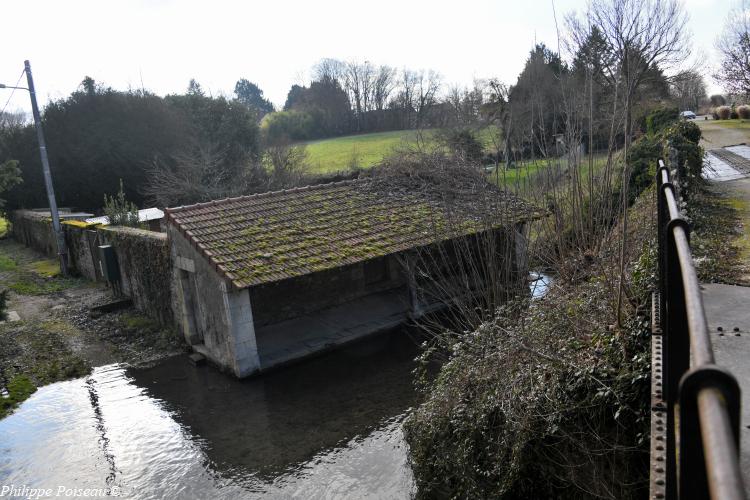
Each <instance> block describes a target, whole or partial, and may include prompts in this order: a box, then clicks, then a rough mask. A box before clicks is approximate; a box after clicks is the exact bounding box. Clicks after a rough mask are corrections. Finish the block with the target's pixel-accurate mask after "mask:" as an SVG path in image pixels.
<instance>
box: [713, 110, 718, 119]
mask: <svg viewBox="0 0 750 500" xmlns="http://www.w3.org/2000/svg"><path fill="white" fill-rule="evenodd" d="M711 118H713V119H714V120H718V119H719V113H717V112H716V109H712V110H711Z"/></svg>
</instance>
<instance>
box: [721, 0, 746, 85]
mask: <svg viewBox="0 0 750 500" xmlns="http://www.w3.org/2000/svg"><path fill="white" fill-rule="evenodd" d="M716 50H717V51H719V54H721V66H720V68H719V70H718V71H717V72H716V73H715V74H714V78H715V79H716V81H718V82H719V83H721V84H722V85H723V86H724V89H725V90H726V91H727V92H728V93H730V94H739V95H742V96H747V95H750V11H749V10H748V9H747V8H746V6H745V2H744V0H743V1H740V2H738V3H737V5H736V6H735V8H734V9H732V11H731V12H730V13H729V16H728V17H727V21H726V25H725V27H724V32H723V33H722V34H721V36H720V37H719V38H718V39H717V40H716Z"/></svg>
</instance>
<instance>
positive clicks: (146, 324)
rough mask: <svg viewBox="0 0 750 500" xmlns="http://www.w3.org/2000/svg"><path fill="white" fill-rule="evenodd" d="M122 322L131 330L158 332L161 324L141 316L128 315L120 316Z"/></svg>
mask: <svg viewBox="0 0 750 500" xmlns="http://www.w3.org/2000/svg"><path fill="white" fill-rule="evenodd" d="M120 321H121V322H122V324H123V325H125V327H127V328H130V329H131V330H158V329H159V323H157V322H156V321H154V320H153V319H151V318H148V317H146V316H141V315H140V314H133V313H126V314H123V315H122V316H120Z"/></svg>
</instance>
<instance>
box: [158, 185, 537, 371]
mask: <svg viewBox="0 0 750 500" xmlns="http://www.w3.org/2000/svg"><path fill="white" fill-rule="evenodd" d="M373 184H374V183H373V182H371V181H369V180H350V181H343V182H335V183H330V184H321V185H316V186H308V187H304V188H296V189H291V190H284V191H277V192H269V193H263V194H257V195H251V196H244V197H239V198H230V199H225V200H219V201H213V202H208V203H200V204H196V205H191V206H184V207H177V208H171V209H167V210H166V218H165V222H166V231H167V235H168V238H169V241H170V242H171V244H170V247H171V252H172V256H171V257H172V259H171V260H172V263H173V272H174V278H175V283H176V285H177V286H176V288H177V290H176V294H175V295H176V297H175V299H176V301H177V304H176V311H175V312H176V316H177V318H176V319H177V323H178V325H179V326H180V328H181V330H182V332H183V333H184V336H185V339H186V341H187V343H188V344H190V345H191V346H192V348H193V349H194V350H195V351H196V352H199V353H201V354H203V355H204V356H205V357H206V358H207V359H208V360H209V361H210V362H212V363H214V364H216V365H218V366H220V367H221V368H223V369H225V370H228V371H230V372H232V373H234V375H236V376H237V377H246V376H249V375H252V374H254V373H258V372H262V371H264V370H267V369H269V368H272V367H276V366H279V365H282V364H285V363H288V362H291V361H294V360H298V359H301V358H304V357H306V356H309V355H312V354H315V353H319V352H321V351H323V350H326V349H330V348H332V347H334V346H337V345H340V344H343V343H346V342H350V341H353V340H355V339H358V338H361V337H363V336H366V335H370V334H373V333H376V332H380V331H384V330H388V329H392V328H394V327H396V326H398V325H401V324H403V323H405V322H407V321H408V320H410V319H415V318H418V317H419V316H420V315H422V314H425V313H426V312H429V311H433V310H435V309H436V308H439V307H441V303H439V302H440V301H437V302H436V301H435V300H432V301H431V300H430V299H429V298H427V296H426V295H425V294H423V293H419V290H418V288H419V286H418V283H417V279H416V278H415V275H417V273H414V272H407V269H408V268H409V266H408V262H412V261H413V260H414V259H415V257H414V256H415V255H417V253H418V252H419V251H420V249H425V248H430V246H435V245H443V244H445V242H447V241H453V240H455V238H458V237H464V238H466V237H467V236H471V235H475V234H477V233H480V232H482V231H485V232H486V231H487V226H483V224H480V223H479V222H478V218H477V217H472V215H471V214H472V212H471V203H470V202H471V193H467V194H466V196H464V198H465V199H462V197H461V196H460V195H459V196H455V195H452V196H451V197H450V198H451V204H450V206H451V210H452V215H451V217H453V218H456V217H457V220H458V221H459V223H458V224H453V226H455V227H458V232H456V231H455V230H453V231H450V232H449V231H447V230H443V231H441V230H440V228H445V227H446V226H447V224H448V223H447V216H446V215H445V213H446V212H445V209H446V208H447V207H445V206H444V205H445V201H444V199H445V197H444V196H442V197H433V198H435V199H431V198H430V196H425V195H422V194H403V193H401V194H398V193H397V192H393V191H392V190H387V189H382V190H380V191H377V189H376V188H373ZM496 192H497V194H498V196H499V197H502V204H503V208H504V209H505V210H504V215H503V217H502V219H503V221H502V223H500V222H497V224H495V225H494V227H492V225H490V227H491V229H490V231H493V234H494V232H497V233H498V234H501V235H502V238H501V239H502V241H503V244H504V247H503V248H504V249H503V250H502V252H503V256H502V261H503V266H504V268H505V271H507V272H508V273H509V274H508V276H514V277H515V278H513V279H515V280H516V281H517V283H521V282H523V285H525V277H526V263H525V259H526V256H525V241H526V239H525V224H526V222H527V221H528V220H529V217H530V216H529V213H530V208H529V207H528V206H527V205H525V204H524V203H523V202H522V201H520V200H518V199H517V198H514V197H512V195H509V194H507V193H504V192H502V191H500V190H497V191H496ZM456 206H463V208H464V210H458V211H457V210H456V209H455V208H456ZM456 213H458V214H460V215H455V214H456ZM509 213H510V214H512V215H511V216H508V214H509ZM447 234H452V235H453V236H450V237H449V236H446V235H447ZM410 258H411V259H412V260H410ZM405 262H406V263H407V264H404V263H405ZM519 277H520V278H519ZM509 280H510V278H509Z"/></svg>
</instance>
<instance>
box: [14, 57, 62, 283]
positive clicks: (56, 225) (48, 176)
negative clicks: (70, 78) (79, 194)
mask: <svg viewBox="0 0 750 500" xmlns="http://www.w3.org/2000/svg"><path fill="white" fill-rule="evenodd" d="M23 64H24V67H25V68H26V69H25V71H26V81H27V82H28V84H29V95H31V111H32V113H33V114H34V125H35V126H36V136H37V139H39V155H40V156H41V157H42V171H43V172H44V185H45V187H46V188H47V199H48V200H49V211H50V212H51V213H52V228H53V229H54V230H55V236H56V237H57V254H58V256H59V257H60V271H61V272H62V274H63V276H67V275H68V249H67V247H66V245H65V234H63V231H62V227H61V226H60V215H59V214H58V213H57V200H56V199H55V188H54V187H53V186H52V173H51V172H50V169H49V159H48V158H47V144H46V143H45V142H44V132H43V131H42V119H41V117H40V116H39V106H37V104H36V93H35V92H34V78H33V77H32V76H31V65H30V64H29V61H24V62H23Z"/></svg>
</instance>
